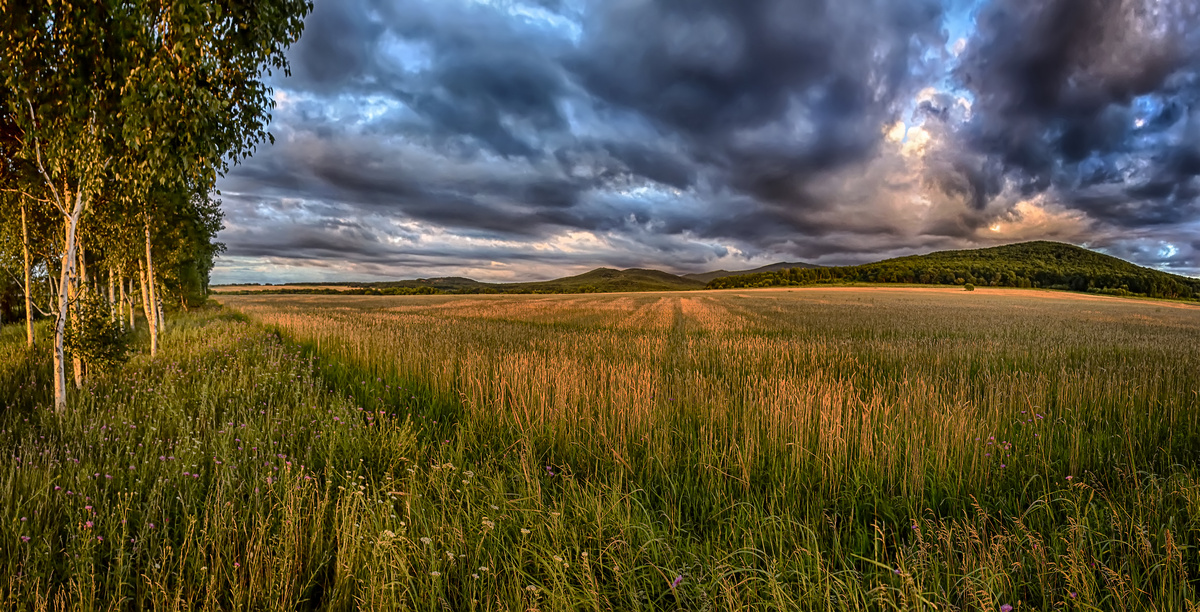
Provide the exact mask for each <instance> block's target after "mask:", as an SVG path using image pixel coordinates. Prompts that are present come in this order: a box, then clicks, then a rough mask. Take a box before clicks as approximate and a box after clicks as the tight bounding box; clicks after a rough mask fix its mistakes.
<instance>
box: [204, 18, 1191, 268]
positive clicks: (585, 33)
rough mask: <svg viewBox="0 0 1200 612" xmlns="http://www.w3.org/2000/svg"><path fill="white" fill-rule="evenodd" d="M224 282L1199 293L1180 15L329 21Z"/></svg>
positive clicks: (280, 101) (247, 169) (223, 236)
mask: <svg viewBox="0 0 1200 612" xmlns="http://www.w3.org/2000/svg"><path fill="white" fill-rule="evenodd" d="M288 58H289V60H290V63H291V73H290V75H287V76H285V75H282V74H275V75H273V76H271V77H270V78H269V83H270V85H271V86H272V87H273V88H274V91H275V94H274V99H275V102H276V106H275V108H274V110H273V119H272V123H271V126H270V131H271V133H272V134H273V135H274V139H275V140H274V143H273V144H269V143H264V144H262V145H260V146H259V148H258V150H257V152H256V153H255V155H254V156H253V157H252V158H250V159H249V160H247V161H244V162H242V163H241V164H240V165H238V166H235V167H234V168H232V169H231V170H230V172H229V173H228V174H227V175H226V176H225V177H223V178H222V179H221V180H220V181H219V183H218V188H219V190H220V196H219V197H220V198H221V200H222V202H223V210H224V212H225V225H226V228H225V230H223V231H222V232H221V233H220V235H219V236H218V239H219V240H220V241H222V242H224V243H225V244H226V246H227V251H226V252H225V254H224V255H223V256H221V257H220V259H219V260H218V262H217V265H216V269H215V270H214V271H213V282H214V283H235V282H274V283H279V282H296V281H316V282H336V281H339V280H340V281H349V280H368V281H369V280H385V279H400V278H418V277H421V278H425V277H438V276H467V277H471V278H475V279H479V280H485V281H494V282H503V281H510V280H511V281H516V280H538V279H547V278H554V277H560V276H566V275H569V274H577V273H581V272H584V271H587V270H590V269H592V268H596V267H600V266H604V267H613V268H631V267H644V268H657V269H661V270H667V271H671V272H676V273H686V272H698V271H705V270H713V269H727V270H735V269H745V268H752V267H756V266H759V265H763V264H767V263H773V262H778V261H805V262H811V263H817V264H823V265H838V264H854V263H865V262H869V261H876V260H879V259H883V258H886V257H892V256H899V255H909V254H914V253H926V252H931V251H936V250H944V249H959V248H976V247H986V246H995V245H999V244H1007V243H1012V242H1020V241H1026V240H1057V241H1062V242H1069V243H1073V244H1077V245H1080V246H1085V247H1088V248H1092V249H1096V250H1100V251H1102V252H1105V253H1108V254H1111V255H1115V256H1118V257H1122V258H1124V259H1128V260H1130V261H1133V262H1135V263H1138V264H1141V265H1145V266H1151V267H1155V268H1159V269H1162V270H1166V271H1170V272H1176V273H1180V274H1187V275H1193V276H1195V275H1200V178H1198V176H1200V3H1196V2H1195V1H1194V0H317V1H316V3H315V8H314V10H313V12H312V13H311V14H310V15H309V17H308V19H307V21H306V25H305V30H304V34H303V36H302V37H301V39H300V41H299V42H298V43H296V44H295V45H293V46H292V47H291V48H290V49H289V51H288Z"/></svg>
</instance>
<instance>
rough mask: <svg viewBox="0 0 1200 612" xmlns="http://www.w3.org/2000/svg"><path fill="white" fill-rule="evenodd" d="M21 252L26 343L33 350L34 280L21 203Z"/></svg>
mask: <svg viewBox="0 0 1200 612" xmlns="http://www.w3.org/2000/svg"><path fill="white" fill-rule="evenodd" d="M21 250H22V251H23V252H24V254H25V343H26V344H27V345H28V346H29V348H33V295H32V294H33V280H32V274H31V273H30V271H29V267H30V266H29V221H28V219H27V218H26V213H25V201H24V200H22V201H21Z"/></svg>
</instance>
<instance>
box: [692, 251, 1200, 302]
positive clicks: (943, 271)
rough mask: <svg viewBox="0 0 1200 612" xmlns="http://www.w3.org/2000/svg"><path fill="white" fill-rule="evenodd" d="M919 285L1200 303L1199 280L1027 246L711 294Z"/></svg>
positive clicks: (790, 274)
mask: <svg viewBox="0 0 1200 612" xmlns="http://www.w3.org/2000/svg"><path fill="white" fill-rule="evenodd" d="M852 282H860V283H914V284H934V285H954V284H958V285H965V284H974V285H990V286H999V287H1042V288H1049V289H1066V290H1072V291H1088V292H1092V293H1103V294H1108V295H1139V296H1148V297H1162V298H1186V299H1197V298H1200V279H1196V278H1190V277H1187V276H1180V275H1177V274H1170V273H1167V272H1162V271H1160V270H1154V269H1152V268H1145V267H1142V266H1139V265H1136V264H1133V263H1130V262H1128V261H1125V260H1123V259H1119V258H1117V257H1113V256H1111V255H1105V254H1103V253H1097V252H1095V251H1091V250H1088V249H1085V248H1082V247H1077V246H1075V245H1071V244H1065V243H1061V242H1049V241H1035V242H1022V243H1018V244H1010V245H1005V246H998V247H991V248H985V249H970V250H962V251H938V252H935V253H929V254H927V255H910V256H907V257H896V258H893V259H886V260H884V261H880V262H876V263H871V264H864V265H859V266H839V267H829V268H817V269H801V268H791V269H788V270H779V271H774V272H763V273H758V274H746V275H741V276H727V277H723V278H717V279H714V280H712V281H710V282H709V283H708V285H707V286H708V288H709V289H726V288H735V287H738V288H741V287H779V286H799V285H817V284H832V283H852Z"/></svg>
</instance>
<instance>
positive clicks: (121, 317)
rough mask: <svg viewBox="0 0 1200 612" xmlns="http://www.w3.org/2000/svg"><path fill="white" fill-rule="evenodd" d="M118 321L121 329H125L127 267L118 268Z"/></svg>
mask: <svg viewBox="0 0 1200 612" xmlns="http://www.w3.org/2000/svg"><path fill="white" fill-rule="evenodd" d="M117 286H118V287H119V290H118V293H117V304H116V307H117V321H118V322H119V323H120V324H121V331H125V267H124V266H121V267H120V268H117Z"/></svg>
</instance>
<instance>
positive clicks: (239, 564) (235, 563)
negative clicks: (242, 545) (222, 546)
mask: <svg viewBox="0 0 1200 612" xmlns="http://www.w3.org/2000/svg"><path fill="white" fill-rule="evenodd" d="M241 566H242V564H241V563H238V562H237V561H234V562H233V569H237V568H239V567H241Z"/></svg>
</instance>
